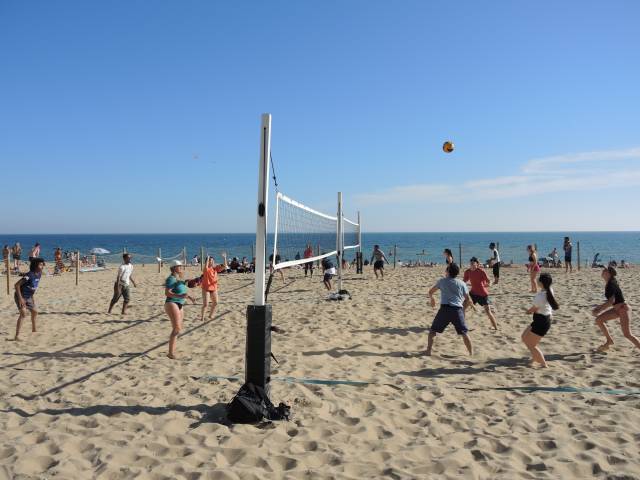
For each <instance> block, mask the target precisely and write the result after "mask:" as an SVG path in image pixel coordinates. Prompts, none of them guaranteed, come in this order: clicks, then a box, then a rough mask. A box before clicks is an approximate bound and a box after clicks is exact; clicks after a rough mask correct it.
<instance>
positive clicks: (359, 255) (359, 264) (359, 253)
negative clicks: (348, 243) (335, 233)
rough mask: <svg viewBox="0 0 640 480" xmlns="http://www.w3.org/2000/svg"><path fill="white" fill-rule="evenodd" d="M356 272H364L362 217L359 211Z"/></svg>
mask: <svg viewBox="0 0 640 480" xmlns="http://www.w3.org/2000/svg"><path fill="white" fill-rule="evenodd" d="M356 273H360V274H361V273H362V217H361V216H360V212H358V250H357V251H356Z"/></svg>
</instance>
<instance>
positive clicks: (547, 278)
mask: <svg viewBox="0 0 640 480" xmlns="http://www.w3.org/2000/svg"><path fill="white" fill-rule="evenodd" d="M540 283H541V284H542V286H543V287H544V289H545V291H546V294H547V302H549V305H551V308H552V309H553V310H558V309H559V308H560V305H558V302H557V300H556V297H554V295H553V290H551V284H552V283H553V279H552V278H551V275H549V274H548V273H543V274H541V275H540Z"/></svg>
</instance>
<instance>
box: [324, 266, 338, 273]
mask: <svg viewBox="0 0 640 480" xmlns="http://www.w3.org/2000/svg"><path fill="white" fill-rule="evenodd" d="M324 273H325V274H326V273H328V274H329V275H335V274H336V267H331V268H327V269H326V270H325V271H324Z"/></svg>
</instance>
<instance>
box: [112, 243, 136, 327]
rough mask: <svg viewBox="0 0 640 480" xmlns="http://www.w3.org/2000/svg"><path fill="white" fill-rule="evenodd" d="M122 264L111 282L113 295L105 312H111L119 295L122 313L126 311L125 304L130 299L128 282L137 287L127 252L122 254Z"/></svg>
mask: <svg viewBox="0 0 640 480" xmlns="http://www.w3.org/2000/svg"><path fill="white" fill-rule="evenodd" d="M122 261H123V263H122V265H120V267H119V268H118V276H117V277H116V281H115V283H114V284H113V297H112V298H111V303H109V310H108V311H107V313H111V309H112V308H113V307H114V306H115V304H116V303H118V300H120V297H122V299H123V301H122V315H124V314H125V313H126V312H127V306H128V305H129V301H130V300H131V287H130V286H129V283H133V286H134V287H137V285H136V281H135V280H134V279H133V276H132V274H133V265H132V264H131V255H129V254H128V253H123V254H122Z"/></svg>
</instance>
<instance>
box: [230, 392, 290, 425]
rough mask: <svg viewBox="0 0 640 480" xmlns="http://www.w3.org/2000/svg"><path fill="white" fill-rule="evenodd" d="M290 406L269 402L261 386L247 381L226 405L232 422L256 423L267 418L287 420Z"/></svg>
mask: <svg viewBox="0 0 640 480" xmlns="http://www.w3.org/2000/svg"><path fill="white" fill-rule="evenodd" d="M290 415H291V407H289V406H288V405H285V404H284V403H280V404H279V405H278V406H277V407H276V406H274V405H273V403H271V400H269V397H267V395H266V394H265V392H264V389H263V388H262V387H259V386H257V385H254V384H253V383H251V382H247V383H245V384H244V385H242V387H240V390H238V393H237V394H236V396H235V397H233V399H232V400H231V401H230V402H229V403H228V405H227V418H228V419H229V421H230V422H232V423H257V422H260V421H262V420H263V419H267V420H289V416H290Z"/></svg>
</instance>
